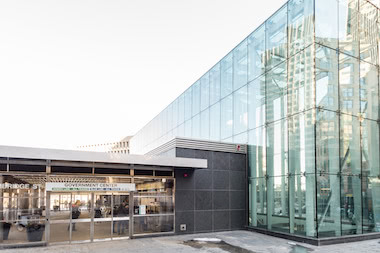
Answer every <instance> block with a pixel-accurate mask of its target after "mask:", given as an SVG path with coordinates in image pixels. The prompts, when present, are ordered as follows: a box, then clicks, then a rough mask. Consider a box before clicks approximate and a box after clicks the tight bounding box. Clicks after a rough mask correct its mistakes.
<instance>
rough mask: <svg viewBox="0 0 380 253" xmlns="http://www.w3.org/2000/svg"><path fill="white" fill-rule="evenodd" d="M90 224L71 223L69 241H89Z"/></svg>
mask: <svg viewBox="0 0 380 253" xmlns="http://www.w3.org/2000/svg"><path fill="white" fill-rule="evenodd" d="M90 227H91V223H90V222H75V221H73V223H72V235H71V241H89V240H90Z"/></svg>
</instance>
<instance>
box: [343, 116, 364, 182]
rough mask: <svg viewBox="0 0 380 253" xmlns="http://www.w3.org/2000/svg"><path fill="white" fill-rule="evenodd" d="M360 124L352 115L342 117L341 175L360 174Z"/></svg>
mask: <svg viewBox="0 0 380 253" xmlns="http://www.w3.org/2000/svg"><path fill="white" fill-rule="evenodd" d="M358 133H360V122H359V119H358V118H356V117H353V116H351V115H344V114H342V115H341V116H340V163H341V173H343V174H346V175H348V174H356V175H358V174H360V173H361V164H360V135H359V134H358Z"/></svg>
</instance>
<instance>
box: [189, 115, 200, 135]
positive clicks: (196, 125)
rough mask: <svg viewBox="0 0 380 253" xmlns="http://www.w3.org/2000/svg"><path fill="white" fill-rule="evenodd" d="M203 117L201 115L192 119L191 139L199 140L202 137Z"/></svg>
mask: <svg viewBox="0 0 380 253" xmlns="http://www.w3.org/2000/svg"><path fill="white" fill-rule="evenodd" d="M200 118H201V116H200V114H197V115H195V116H194V117H193V118H192V119H191V122H192V125H191V137H192V138H195V139H199V138H200V137H201V119H200Z"/></svg>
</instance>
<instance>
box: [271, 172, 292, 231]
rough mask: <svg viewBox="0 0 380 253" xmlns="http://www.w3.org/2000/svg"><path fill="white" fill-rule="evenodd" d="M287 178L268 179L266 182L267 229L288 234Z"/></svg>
mask: <svg viewBox="0 0 380 253" xmlns="http://www.w3.org/2000/svg"><path fill="white" fill-rule="evenodd" d="M288 189H289V188H288V177H287V176H278V177H269V178H268V180H267V201H268V229H269V230H273V231H279V232H284V233H289V192H288Z"/></svg>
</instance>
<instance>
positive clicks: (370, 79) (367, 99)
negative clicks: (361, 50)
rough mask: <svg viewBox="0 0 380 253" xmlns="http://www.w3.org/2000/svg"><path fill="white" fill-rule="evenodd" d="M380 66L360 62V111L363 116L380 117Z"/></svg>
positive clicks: (369, 117) (374, 118)
mask: <svg viewBox="0 0 380 253" xmlns="http://www.w3.org/2000/svg"><path fill="white" fill-rule="evenodd" d="M378 80H379V78H378V68H377V67H376V66H374V65H372V64H369V63H365V62H361V63H360V92H359V94H360V112H361V113H362V115H363V117H365V118H368V119H373V120H377V119H378V118H379V81H378Z"/></svg>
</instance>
